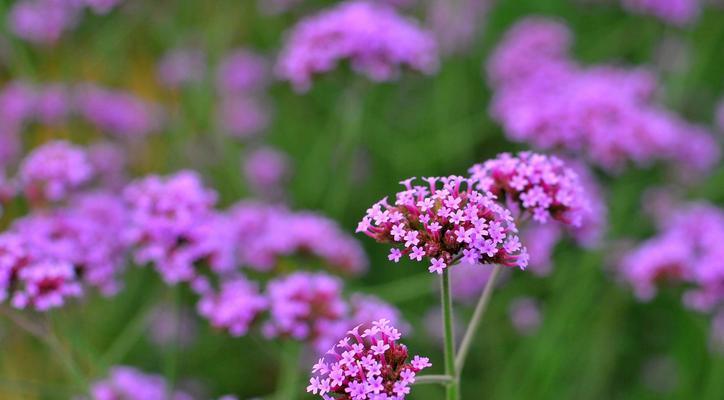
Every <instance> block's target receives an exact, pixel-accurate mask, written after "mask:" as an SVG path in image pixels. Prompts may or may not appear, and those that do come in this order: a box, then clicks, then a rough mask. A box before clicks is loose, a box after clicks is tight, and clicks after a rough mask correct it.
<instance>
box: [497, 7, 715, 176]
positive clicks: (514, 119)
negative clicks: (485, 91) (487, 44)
mask: <svg viewBox="0 0 724 400" xmlns="http://www.w3.org/2000/svg"><path fill="white" fill-rule="evenodd" d="M569 46H570V34H569V33H568V31H567V28H566V27H565V25H563V24H560V23H557V22H555V21H550V20H544V19H527V20H524V21H523V22H520V23H519V24H517V25H516V26H514V27H513V28H512V29H511V31H510V32H509V33H508V34H507V35H506V37H505V38H504V40H503V41H502V42H501V44H500V45H499V46H498V49H497V50H496V51H495V52H494V54H493V56H492V57H491V61H490V64H489V65H488V75H489V80H490V81H491V83H492V85H493V86H494V89H495V96H494V98H493V101H492V104H491V114H492V115H493V117H494V118H495V119H496V120H498V121H499V122H500V123H501V124H502V125H503V127H504V128H505V131H506V134H507V135H508V137H509V138H511V139H513V140H515V141H522V142H529V143H531V144H533V145H534V146H536V147H538V148H542V149H552V148H555V149H562V150H565V151H567V152H569V153H573V154H584V155H585V156H586V158H588V159H589V160H590V161H592V162H593V163H594V164H597V165H599V166H601V167H603V168H605V169H608V170H611V171H618V170H620V169H621V168H622V167H623V166H625V165H626V163H627V162H633V163H635V164H637V165H643V166H646V165H649V164H651V163H652V162H655V161H667V162H671V163H675V164H678V165H680V166H682V167H684V168H685V169H687V170H692V171H706V170H708V169H710V168H711V167H712V166H713V165H714V164H716V162H717V160H718V159H719V157H720V151H719V148H718V146H717V144H716V141H715V140H714V138H713V137H712V136H711V135H710V134H709V133H708V132H707V131H706V130H705V129H703V128H702V127H699V126H696V125H692V124H690V123H688V122H686V121H684V120H683V119H681V118H680V117H679V116H677V115H675V114H674V113H672V112H670V111H668V110H665V109H663V108H662V107H660V106H658V105H656V104H654V103H653V101H652V100H653V93H654V92H655V89H656V85H657V82H656V79H655V77H654V76H653V75H652V74H651V73H649V72H647V71H643V70H638V69H628V70H627V69H623V68H619V67H610V66H597V67H589V68H584V67H581V66H579V65H578V64H577V63H576V61H575V60H573V59H571V58H570V55H569V54H568V48H569Z"/></svg>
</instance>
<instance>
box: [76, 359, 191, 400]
mask: <svg viewBox="0 0 724 400" xmlns="http://www.w3.org/2000/svg"><path fill="white" fill-rule="evenodd" d="M90 399H91V400H118V399H123V400H193V397H192V396H191V395H189V394H187V393H184V392H181V391H173V390H171V388H170V387H169V385H168V383H167V382H166V380H165V379H164V378H163V377H162V376H161V375H156V374H146V373H144V372H141V371H139V370H137V369H135V368H132V367H126V366H115V367H113V368H111V370H110V373H109V376H108V377H107V378H106V379H103V380H100V381H97V382H95V383H94V384H93V385H92V386H91V388H90Z"/></svg>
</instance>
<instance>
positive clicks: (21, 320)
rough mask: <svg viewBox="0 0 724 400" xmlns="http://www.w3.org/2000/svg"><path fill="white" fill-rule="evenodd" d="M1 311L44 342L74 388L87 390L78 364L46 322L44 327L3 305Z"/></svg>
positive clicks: (86, 383)
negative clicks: (71, 381)
mask: <svg viewBox="0 0 724 400" xmlns="http://www.w3.org/2000/svg"><path fill="white" fill-rule="evenodd" d="M0 310H2V313H3V314H4V315H5V316H6V317H8V319H10V320H11V321H12V322H13V323H14V324H15V325H16V326H18V327H20V328H21V329H22V330H24V331H25V332H26V333H28V334H30V335H31V336H33V337H34V338H36V339H38V340H39V341H40V342H41V343H43V344H45V345H46V346H47V347H48V349H49V350H50V351H51V353H53V354H54V355H55V356H56V358H57V359H58V361H59V362H60V364H61V365H62V367H63V369H64V370H65V372H66V374H67V376H68V378H70V379H71V380H73V382H74V384H75V385H76V389H77V390H79V391H81V394H85V393H86V392H87V390H88V386H89V385H88V381H87V380H86V378H85V376H84V375H83V373H82V372H81V369H80V367H78V364H76V363H75V360H73V357H72V356H71V354H70V353H69V352H68V351H66V349H65V347H63V344H62V343H61V342H60V340H58V338H57V337H56V336H55V335H54V334H53V333H52V329H51V325H50V324H48V325H47V326H46V327H45V329H44V327H43V326H39V325H37V324H35V323H34V322H33V321H30V320H28V319H26V318H25V317H24V316H22V315H20V314H16V313H15V312H13V311H11V310H8V309H6V308H4V307H0Z"/></svg>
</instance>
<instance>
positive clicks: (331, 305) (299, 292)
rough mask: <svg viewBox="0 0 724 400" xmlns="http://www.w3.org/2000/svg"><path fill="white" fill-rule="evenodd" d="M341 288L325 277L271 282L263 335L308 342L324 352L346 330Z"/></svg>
mask: <svg viewBox="0 0 724 400" xmlns="http://www.w3.org/2000/svg"><path fill="white" fill-rule="evenodd" d="M342 286H343V285H342V281H341V280H340V279H338V278H335V277H332V276H330V275H325V274H322V273H316V274H313V273H308V272H295V273H293V274H291V275H288V276H285V277H281V278H277V279H274V280H272V281H271V282H269V284H268V285H267V289H266V290H267V297H268V299H269V314H270V316H269V321H267V322H266V323H265V324H264V327H263V328H262V329H263V333H264V335H265V336H266V337H269V338H276V337H285V338H291V339H294V340H298V341H304V342H309V343H312V344H313V345H314V348H315V349H316V350H317V351H319V352H322V351H324V349H325V348H327V347H328V346H329V345H330V344H331V343H333V342H330V340H336V339H334V338H335V336H336V335H337V334H338V333H339V332H340V330H341V331H342V332H344V329H346V328H347V324H346V320H345V317H346V315H347V312H348V305H347V303H346V302H345V301H344V299H343V298H342Z"/></svg>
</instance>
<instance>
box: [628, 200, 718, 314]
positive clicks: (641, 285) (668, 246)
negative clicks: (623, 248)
mask: <svg viewBox="0 0 724 400" xmlns="http://www.w3.org/2000/svg"><path fill="white" fill-rule="evenodd" d="M722 241H724V211H722V210H721V209H719V208H717V207H714V206H713V205H710V204H707V203H694V204H690V205H685V206H682V207H679V208H678V209H675V210H673V211H672V212H671V213H670V214H669V215H667V217H666V220H665V221H663V223H662V227H661V231H660V232H659V234H658V235H656V236H655V237H653V238H651V239H649V240H647V241H646V242H644V243H642V244H641V245H639V246H638V247H636V248H634V249H632V250H631V251H629V252H627V253H626V254H625V255H624V256H623V258H622V260H621V263H620V267H621V268H620V272H621V276H622V278H623V279H624V280H625V281H627V282H628V283H630V284H631V286H632V287H633V288H634V291H635V293H636V295H637V296H638V297H639V298H641V299H644V300H645V299H650V298H651V297H653V296H654V295H655V294H656V287H657V285H658V284H660V283H664V282H667V283H675V284H679V283H683V284H687V285H688V286H690V287H692V288H691V289H690V290H689V291H687V292H686V294H685V296H684V302H685V304H686V305H687V306H689V307H691V308H693V309H696V310H701V311H713V310H715V309H716V308H717V307H720V306H721V305H722V304H723V302H724V291H723V290H722V287H723V286H722V282H724V246H721V243H722Z"/></svg>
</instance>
